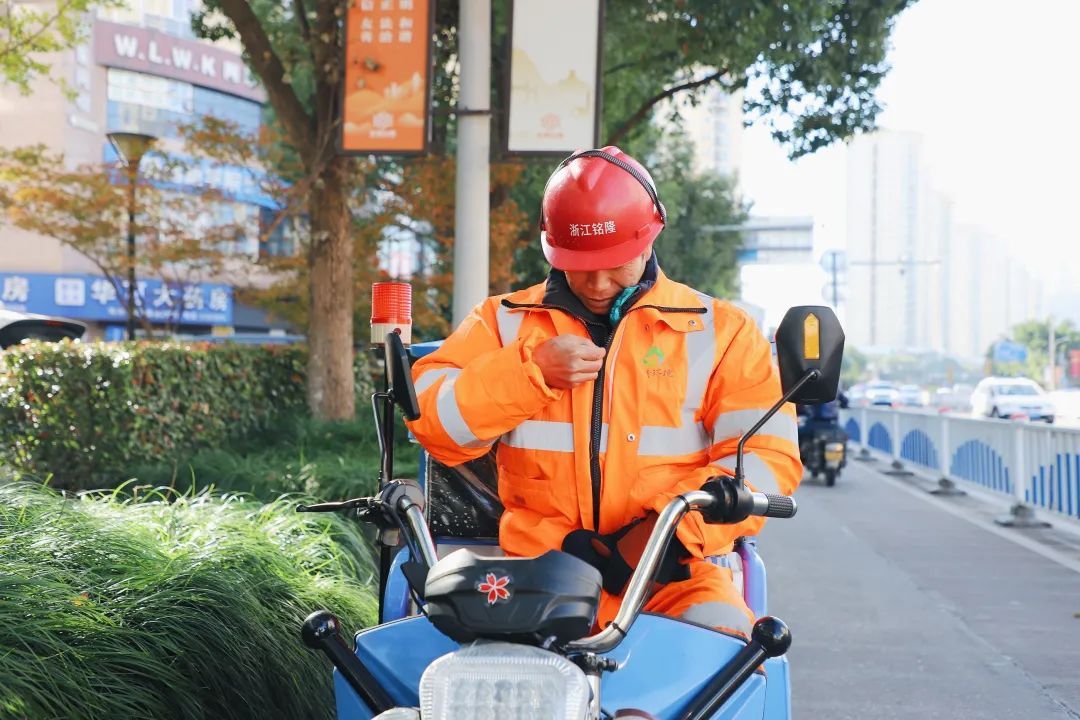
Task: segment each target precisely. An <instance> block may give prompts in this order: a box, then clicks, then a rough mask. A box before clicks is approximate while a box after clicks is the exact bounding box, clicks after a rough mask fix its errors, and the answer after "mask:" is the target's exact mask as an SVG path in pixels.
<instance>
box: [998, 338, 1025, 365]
mask: <svg viewBox="0 0 1080 720" xmlns="http://www.w3.org/2000/svg"><path fill="white" fill-rule="evenodd" d="M1027 357H1028V349H1027V348H1026V347H1025V346H1023V345H1021V344H1020V343H1015V342H1010V341H1009V340H1002V341H1000V342H996V343H994V362H998V363H1022V362H1027Z"/></svg>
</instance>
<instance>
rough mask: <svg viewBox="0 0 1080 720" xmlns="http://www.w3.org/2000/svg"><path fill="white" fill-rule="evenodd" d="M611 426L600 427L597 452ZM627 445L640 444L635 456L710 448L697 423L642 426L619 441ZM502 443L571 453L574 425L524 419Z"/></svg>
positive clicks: (605, 442)
mask: <svg viewBox="0 0 1080 720" xmlns="http://www.w3.org/2000/svg"><path fill="white" fill-rule="evenodd" d="M610 438H611V433H610V427H609V426H608V424H607V423H604V424H603V425H601V426H600V452H607V450H608V444H609V443H610V442H611V439H610ZM619 439H621V440H622V441H624V442H628V443H634V442H636V443H639V445H638V455H649V456H660V457H664V456H668V455H686V454H689V453H694V452H702V451H704V450H705V449H706V448H707V447H708V446H709V439H708V437H707V436H706V435H705V430H704V429H703V428H702V427H701V426H700V425H698V424H696V423H695V424H694V425H691V426H690V427H688V428H673V427H663V426H659V425H645V426H644V427H642V428H641V436H640V437H637V436H634V437H633V439H631V438H630V437H629V436H627V437H623V438H619ZM502 440H503V443H504V444H506V445H509V446H510V447H515V448H521V449H523V450H547V451H550V452H573V451H574V425H573V423H568V422H555V421H551V420H526V421H525V422H523V423H521V424H520V425H518V426H517V427H516V428H514V429H513V430H511V431H510V432H508V433H506V434H505V435H504V436H503V438H502Z"/></svg>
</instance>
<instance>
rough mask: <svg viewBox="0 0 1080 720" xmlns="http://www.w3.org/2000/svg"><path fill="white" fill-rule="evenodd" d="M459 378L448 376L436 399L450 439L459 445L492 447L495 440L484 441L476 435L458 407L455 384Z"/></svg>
mask: <svg viewBox="0 0 1080 720" xmlns="http://www.w3.org/2000/svg"><path fill="white" fill-rule="evenodd" d="M456 382H457V378H448V379H447V380H446V382H444V383H443V384H442V385H440V386H439V394H438V397H437V398H436V400H435V410H436V412H437V413H438V415H439V422H440V423H441V424H442V427H443V430H445V431H446V434H447V435H449V436H450V439H451V440H453V441H454V442H455V443H457V445H458V447H463V448H475V447H490V446H491V445H494V444H495V441H494V440H488V441H484V440H481V439H480V438H478V437H476V435H474V434H473V431H472V430H470V429H469V425H468V424H467V423H466V422H465V418H464V417H462V416H461V409H460V408H458V403H457V396H456V395H455V394H454V385H455V383H456Z"/></svg>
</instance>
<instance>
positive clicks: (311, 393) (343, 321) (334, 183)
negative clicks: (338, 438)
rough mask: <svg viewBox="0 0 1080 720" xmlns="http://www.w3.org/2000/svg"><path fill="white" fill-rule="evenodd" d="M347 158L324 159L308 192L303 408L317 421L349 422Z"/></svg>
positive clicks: (350, 324) (350, 353)
mask: <svg viewBox="0 0 1080 720" xmlns="http://www.w3.org/2000/svg"><path fill="white" fill-rule="evenodd" d="M348 162H349V160H348V158H344V157H335V158H332V159H331V160H329V161H328V162H327V164H326V166H325V167H324V168H323V170H322V172H321V173H320V175H319V181H318V182H316V183H315V184H314V188H313V189H312V191H311V195H310V199H309V203H310V205H309V206H310V216H311V254H310V256H309V258H308V263H309V265H310V268H311V313H310V319H309V321H308V349H309V353H310V355H309V358H308V383H307V392H308V408H309V409H310V410H311V414H312V415H313V416H315V417H316V418H318V419H321V420H351V419H352V418H353V416H354V414H355V412H356V396H355V392H354V389H353V381H354V376H353V258H352V233H351V231H350V223H349V207H348V202H347V186H346V178H347V175H348V173H347V170H348Z"/></svg>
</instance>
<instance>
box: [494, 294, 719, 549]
mask: <svg viewBox="0 0 1080 720" xmlns="http://www.w3.org/2000/svg"><path fill="white" fill-rule="evenodd" d="M502 304H503V305H505V306H506V307H510V308H515V309H517V308H537V309H544V310H558V311H560V312H564V313H566V314H567V315H570V317H572V318H574V319H575V320H578V321H579V322H581V324H583V325H585V324H587V321H585V320H583V319H582V318H579V317H577V316H576V315H574V314H573V313H570V312H567V311H566V310H564V309H563V308H561V307H558V306H556V305H544V304H539V303H528V304H524V303H514V302H510V301H509V300H505V299H504V300H503V301H502ZM645 308H653V309H654V310H659V311H660V312H685V313H697V314H704V313H706V312H708V311H707V310H706V309H705V308H676V307H664V306H662V305H636V306H634V307H632V308H630V309H629V310H627V311H626V313H625V314H624V315H623V316H622V318H620V319H619V322H618V323H616V324H615V327H613V328H611V332H610V333H609V334H608V336H607V340H605V341H604V362H603V363H602V364H601V365H600V372H598V373H597V375H596V380H594V381H593V407H592V427H591V428H590V434H589V475H590V479H591V480H592V501H593V502H592V505H593V530H594V531H596V532H600V493H601V492H602V490H603V486H604V483H603V477H602V476H601V473H600V435H601V432H602V430H603V415H604V374H605V372H606V371H607V362H608V356H607V352H608V350H610V349H611V341H612V340H613V339H614V338H615V332H616V331H617V330H618V329H619V324H621V323H622V321H623V320H625V319H626V317H627V315H629V314H630V313H632V312H634V311H635V310H644V309H645ZM587 331H588V328H586V332H587Z"/></svg>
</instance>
